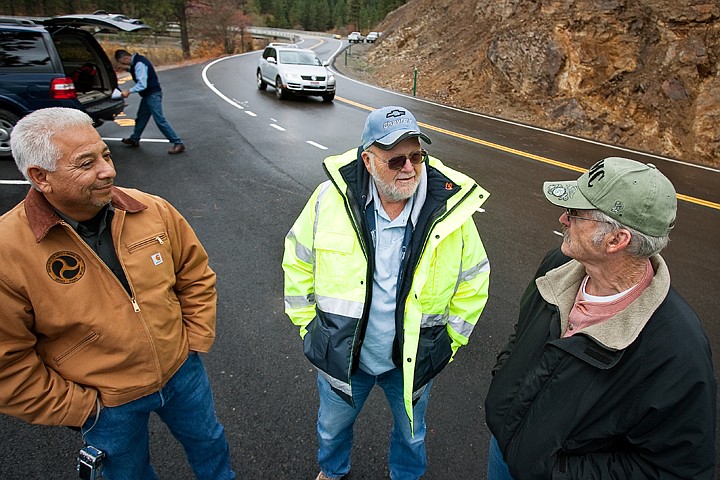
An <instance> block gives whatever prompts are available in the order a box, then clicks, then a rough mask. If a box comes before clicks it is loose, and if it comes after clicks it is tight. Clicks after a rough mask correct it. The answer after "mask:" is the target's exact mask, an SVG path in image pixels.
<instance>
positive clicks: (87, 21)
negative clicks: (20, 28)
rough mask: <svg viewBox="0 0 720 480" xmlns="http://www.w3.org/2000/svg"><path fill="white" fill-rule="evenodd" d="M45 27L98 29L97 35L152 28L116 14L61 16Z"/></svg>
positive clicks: (49, 21) (48, 21)
mask: <svg viewBox="0 0 720 480" xmlns="http://www.w3.org/2000/svg"><path fill="white" fill-rule="evenodd" d="M43 23H44V24H45V25H51V26H54V27H56V26H57V27H59V26H69V27H76V28H80V27H96V28H97V30H96V32H95V33H99V32H102V33H108V32H117V31H123V32H138V31H140V30H150V29H152V27H151V26H150V25H146V24H144V23H142V22H141V21H140V20H137V19H134V18H128V17H126V16H125V15H120V14H115V13H104V12H103V13H87V14H82V13H81V14H76V15H61V16H59V17H53V18H48V19H46V20H44V21H43Z"/></svg>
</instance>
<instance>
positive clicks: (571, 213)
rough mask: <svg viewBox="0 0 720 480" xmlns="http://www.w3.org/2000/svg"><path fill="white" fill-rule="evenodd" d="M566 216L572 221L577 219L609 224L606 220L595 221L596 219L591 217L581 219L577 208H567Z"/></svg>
mask: <svg viewBox="0 0 720 480" xmlns="http://www.w3.org/2000/svg"><path fill="white" fill-rule="evenodd" d="M565 215H566V216H567V217H568V220H570V219H571V218H577V219H579V220H588V221H590V222H598V223H608V222H606V221H604V220H595V219H594V218H590V217H581V216H580V215H578V211H577V209H576V208H566V209H565Z"/></svg>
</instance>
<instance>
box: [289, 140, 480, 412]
mask: <svg viewBox="0 0 720 480" xmlns="http://www.w3.org/2000/svg"><path fill="white" fill-rule="evenodd" d="M359 153H360V150H359V149H358V150H355V149H353V150H351V151H348V152H346V153H344V154H342V155H338V156H332V157H328V158H326V159H325V162H324V168H325V171H326V173H327V174H328V176H329V177H330V180H329V181H326V182H324V183H322V184H321V185H320V186H319V187H318V188H317V189H316V190H315V191H314V193H313V194H312V196H311V197H310V200H309V201H308V202H307V204H306V205H305V208H304V209H303V211H302V212H301V213H300V216H299V217H298V219H297V220H296V221H295V224H294V225H293V226H292V228H291V230H290V231H289V232H288V234H287V237H286V238H285V254H284V258H283V270H284V272H285V312H286V313H287V315H288V316H289V317H290V319H291V320H292V321H293V323H294V324H295V325H297V326H299V327H300V336H301V337H302V338H303V343H304V351H305V355H306V356H307V358H308V359H309V360H310V362H312V364H313V365H315V366H316V367H317V368H318V370H319V371H320V373H321V374H322V375H323V376H324V377H325V378H326V379H327V380H328V381H329V382H330V385H331V386H332V387H333V389H334V390H335V391H336V392H337V393H338V394H339V395H340V396H341V397H342V398H344V399H345V400H346V401H347V402H348V403H350V404H351V405H352V404H353V401H352V382H351V375H352V373H353V372H354V371H355V369H356V368H357V366H358V360H359V357H360V350H361V347H362V343H363V338H364V334H365V328H366V326H367V320H368V312H369V309H370V302H371V301H372V284H373V270H374V265H373V262H374V253H373V248H374V247H373V244H372V241H371V239H370V235H369V232H368V225H367V221H366V216H365V207H366V200H367V195H368V194H369V181H370V176H369V175H368V173H367V170H366V169H365V166H364V164H363V162H362V160H361V159H360V158H359ZM423 168H425V169H426V172H427V197H426V199H425V202H424V204H423V207H422V210H421V212H420V215H419V217H418V219H417V225H414V230H413V234H412V238H411V241H410V245H409V247H408V251H407V253H406V255H407V256H406V261H405V269H404V274H403V275H401V277H400V279H399V284H398V305H399V306H398V308H397V309H396V314H395V321H396V334H395V340H394V345H393V362H394V363H395V365H396V366H397V367H398V368H401V369H402V372H403V383H404V399H405V410H406V412H407V415H408V417H409V419H410V422H411V424H412V422H413V417H412V406H413V402H414V400H416V399H417V398H419V395H420V394H421V393H422V392H423V389H424V388H425V386H426V385H427V383H428V382H429V381H430V380H431V379H432V378H433V377H434V376H435V375H437V374H438V373H439V372H440V371H441V370H442V369H443V368H444V367H445V365H447V363H448V362H449V361H451V359H452V357H453V355H454V354H455V352H456V351H457V349H458V348H459V347H460V346H461V345H465V344H467V342H468V337H469V336H470V333H471V332H472V330H473V328H474V327H475V323H476V322H477V320H478V317H479V316H480V313H481V312H482V310H483V308H484V306H485V303H486V302H487V297H488V284H489V277H490V264H489V262H488V258H487V255H486V253H485V248H484V247H483V244H482V241H481V240H480V236H479V235H478V231H477V228H476V227H475V223H474V221H473V218H472V214H473V213H474V212H475V211H477V210H478V208H479V207H480V205H482V204H483V202H484V201H485V200H486V199H487V197H488V195H489V194H488V192H486V191H485V190H483V189H482V188H481V187H479V186H478V185H477V184H476V183H475V182H474V181H473V180H472V179H471V178H469V177H467V176H466V175H464V174H462V173H460V172H457V171H454V170H452V169H450V168H448V167H446V166H445V165H443V164H442V163H441V162H440V161H439V160H437V159H435V158H432V157H430V158H429V160H428V161H427V162H426V163H425V164H424V167H423Z"/></svg>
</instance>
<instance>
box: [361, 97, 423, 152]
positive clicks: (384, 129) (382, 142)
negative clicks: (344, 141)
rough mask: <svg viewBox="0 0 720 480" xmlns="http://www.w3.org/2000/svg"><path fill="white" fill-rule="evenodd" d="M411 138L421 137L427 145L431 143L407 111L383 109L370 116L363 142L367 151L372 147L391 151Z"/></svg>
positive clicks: (396, 108) (363, 134) (371, 113)
mask: <svg viewBox="0 0 720 480" xmlns="http://www.w3.org/2000/svg"><path fill="white" fill-rule="evenodd" d="M409 137H420V138H422V139H423V140H424V141H425V142H426V143H428V144H429V143H431V142H430V139H429V138H428V137H427V135H425V134H424V133H422V132H421V131H420V127H419V126H418V124H417V121H416V120H415V117H414V116H413V114H412V113H410V112H409V111H407V109H404V108H402V107H383V108H379V109H377V110H373V111H372V112H370V115H368V117H367V119H366V120H365V128H364V129H363V133H362V138H361V141H362V147H363V149H365V150H367V149H368V148H370V146H371V145H377V146H378V147H380V148H382V149H383V150H390V149H391V148H393V147H394V146H395V145H397V144H398V143H400V142H401V141H403V140H405V139H406V138H409Z"/></svg>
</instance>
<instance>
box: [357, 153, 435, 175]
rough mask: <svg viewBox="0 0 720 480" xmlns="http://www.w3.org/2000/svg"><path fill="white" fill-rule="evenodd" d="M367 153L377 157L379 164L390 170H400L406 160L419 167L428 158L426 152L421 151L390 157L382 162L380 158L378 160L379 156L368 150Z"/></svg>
mask: <svg viewBox="0 0 720 480" xmlns="http://www.w3.org/2000/svg"><path fill="white" fill-rule="evenodd" d="M368 153H369V154H371V155H373V156H374V157H377V158H378V159H379V160H380V161H381V162H383V163H386V164H387V166H388V168H389V169H390V170H400V169H402V168H403V167H404V166H405V161H406V160H410V163H412V164H413V165H420V164H421V163H423V162H424V161H425V160H426V159H427V157H428V152H427V151H425V150H422V149H421V150H420V151H419V152H413V153H411V154H409V155H398V156H396V157H392V158H391V159H389V160H383V159H382V158H380V156H379V155H377V154H375V153H373V152H371V151H369V150H368Z"/></svg>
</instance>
